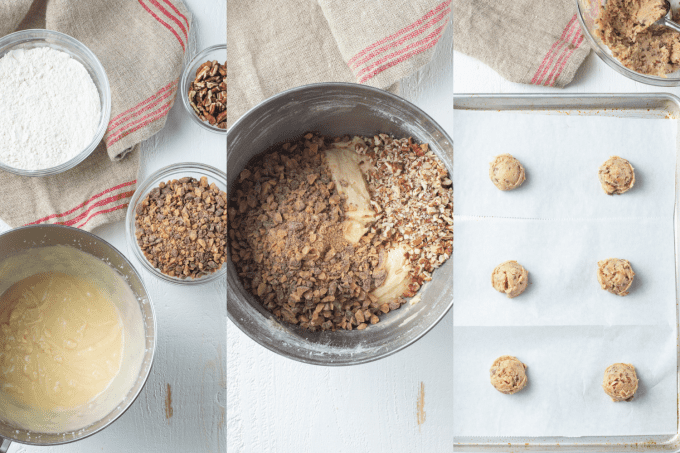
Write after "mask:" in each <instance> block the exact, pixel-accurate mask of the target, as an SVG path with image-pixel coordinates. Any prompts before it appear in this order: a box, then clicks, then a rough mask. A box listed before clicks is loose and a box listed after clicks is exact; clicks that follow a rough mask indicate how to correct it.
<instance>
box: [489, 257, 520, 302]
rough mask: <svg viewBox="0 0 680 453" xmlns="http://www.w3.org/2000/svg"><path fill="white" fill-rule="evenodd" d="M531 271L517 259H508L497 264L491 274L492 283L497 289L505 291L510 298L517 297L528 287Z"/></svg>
mask: <svg viewBox="0 0 680 453" xmlns="http://www.w3.org/2000/svg"><path fill="white" fill-rule="evenodd" d="M528 283H529V272H527V270H526V269H524V268H523V267H522V266H521V265H520V264H518V263H517V261H506V262H505V263H502V264H499V265H498V266H496V269H494V270H493V273H492V274H491V284H492V285H493V287H494V288H496V291H500V292H501V293H505V294H506V295H507V296H508V297H509V298H510V299H512V298H513V297H517V296H519V295H520V294H522V293H523V292H524V290H525V289H527V284H528Z"/></svg>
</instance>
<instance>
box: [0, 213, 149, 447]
mask: <svg viewBox="0 0 680 453" xmlns="http://www.w3.org/2000/svg"><path fill="white" fill-rule="evenodd" d="M0 250H1V251H2V252H1V253H0V276H2V278H0V294H2V293H4V292H5V291H6V290H7V288H8V287H10V286H11V285H13V284H14V283H15V282H17V281H20V280H21V279H24V278H26V277H28V276H30V275H34V274H36V273H40V272H49V271H55V272H63V273H66V274H69V275H74V276H79V277H87V278H90V279H93V280H95V281H96V282H97V286H98V287H99V288H100V289H101V290H102V291H105V292H106V293H107V294H109V295H110V298H111V300H112V301H113V302H114V303H115V305H116V309H117V311H118V313H119V315H120V318H121V322H122V327H123V354H122V360H121V367H120V370H119V372H118V374H117V375H116V377H115V378H114V379H113V380H112V381H111V383H110V384H109V386H108V387H107V388H106V390H104V391H103V392H102V393H100V394H99V395H98V396H97V397H95V399H94V400H92V401H90V402H89V403H87V404H85V405H83V406H82V407H81V408H78V409H76V410H70V409H69V410H68V411H60V410H59V409H58V408H56V409H54V410H53V411H49V412H45V411H44V410H37V409H35V408H31V407H25V406H23V405H21V406H19V405H17V404H15V403H14V402H12V400H11V399H9V398H8V397H5V396H4V395H3V394H2V393H0V452H5V451H7V450H6V448H7V447H8V446H9V444H10V442H11V441H16V442H18V443H21V444H30V445H58V444H64V443H69V442H74V441H77V440H80V439H83V438H85V437H87V436H90V435H92V434H94V433H96V432H98V431H100V430H102V429H104V428H106V427H107V426H109V425H110V424H111V423H113V422H114V421H115V420H116V419H118V417H120V416H121V415H122V414H123V413H124V412H125V411H126V410H127V409H128V408H129V407H130V406H131V405H132V403H133V402H134V401H135V399H136V398H137V396H138V395H139V393H140V392H141V391H142V388H143V387H144V384H145V383H146V380H147V378H148V376H149V372H150V371H151V365H152V363H153V358H154V352H155V349H156V316H155V314H154V310H153V305H152V303H151V299H150V298H149V296H148V293H147V291H146V289H145V288H144V284H143V282H142V280H141V278H140V277H139V274H138V273H137V271H135V268H134V267H133V266H132V264H130V262H129V261H128V260H127V259H126V258H125V257H124V256H123V254H121V253H120V252H119V251H118V250H116V249H115V248H114V247H113V246H111V245H110V244H109V243H107V242H106V241H104V240H102V239H100V238H99V237H97V236H95V235H93V234H91V233H88V232H86V231H83V230H79V229H76V228H71V227H67V226H62V225H34V226H28V227H22V228H15V229H13V230H10V231H8V232H6V233H3V234H2V235H0ZM24 412H25V414H26V416H25V417H24V416H23V415H22V414H23V413H24ZM43 412H45V413H44V414H43ZM26 419H28V420H30V425H31V426H27V425H26V424H25V422H23V421H22V422H20V421H18V420H26ZM22 451H23V450H22Z"/></svg>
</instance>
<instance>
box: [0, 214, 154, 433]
mask: <svg viewBox="0 0 680 453" xmlns="http://www.w3.org/2000/svg"><path fill="white" fill-rule="evenodd" d="M45 227H47V228H54V229H57V228H61V229H68V230H77V231H79V232H80V233H83V234H85V235H87V236H90V237H91V238H93V239H95V240H97V241H100V242H103V243H104V244H105V245H107V246H108V247H109V248H111V249H112V250H113V251H114V252H116V253H117V254H118V255H119V256H120V257H121V258H122V259H123V261H124V262H125V263H127V265H128V266H130V269H132V272H133V273H134V275H135V276H136V277H137V279H138V280H139V282H140V283H141V285H142V289H143V290H144V293H145V294H146V298H147V300H148V301H149V308H150V309H151V316H152V319H153V348H152V349H151V357H150V360H149V369H148V370H147V372H146V376H144V382H143V383H142V385H140V387H139V390H137V392H136V394H135V395H134V396H133V397H132V398H131V399H130V403H129V404H128V405H127V407H126V408H125V409H123V410H122V411H121V412H120V414H118V415H116V416H115V417H114V418H112V419H111V420H109V421H108V422H106V423H105V424H104V425H102V426H100V427H99V428H97V429H95V430H94V431H92V432H91V433H88V434H85V435H83V436H80V437H74V438H72V439H67V440H63V441H57V442H51V443H49V444H48V443H41V442H33V441H26V440H21V441H18V440H14V439H7V440H9V441H11V442H16V443H17V444H19V445H36V446H52V445H64V444H70V443H72V442H77V441H79V440H82V439H86V438H88V437H90V436H92V435H93V434H97V433H98V432H100V431H102V430H103V429H105V428H108V427H109V426H111V425H112V424H113V422H115V421H116V420H118V419H119V418H120V417H121V416H122V415H123V414H124V413H126V412H127V411H128V410H129V409H130V407H132V405H133V404H134V403H135V401H137V398H138V397H139V395H140V394H141V393H142V390H144V387H146V383H147V381H148V380H149V376H150V375H151V369H152V368H153V364H154V359H155V358H156V346H157V344H156V342H157V339H158V326H157V323H156V310H155V309H154V306H153V301H152V300H151V296H150V295H149V291H148V290H147V289H146V285H145V284H144V280H143V279H142V276H141V275H139V272H137V269H136V268H135V267H134V266H133V265H132V263H131V262H130V260H128V259H127V257H126V256H125V255H123V254H122V253H121V252H120V250H118V249H117V248H116V247H114V246H113V245H111V243H109V242H108V241H106V240H104V239H102V238H101V237H99V236H97V235H95V234H93V233H90V232H89V231H85V230H81V229H79V228H73V227H70V226H67V225H55V224H49V225H27V226H22V227H17V228H12V229H11V230H9V231H5V232H4V233H1V234H0V238H2V237H3V236H5V235H7V234H9V233H14V232H16V231H21V230H28V229H35V228H45ZM86 428H87V427H85V428H82V429H86ZM45 434H53V433H45ZM57 434H58V433H57ZM0 439H3V438H2V437H0Z"/></svg>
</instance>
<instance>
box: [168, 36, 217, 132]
mask: <svg viewBox="0 0 680 453" xmlns="http://www.w3.org/2000/svg"><path fill="white" fill-rule="evenodd" d="M215 60H217V61H218V62H219V63H221V64H223V63H225V62H226V61H227V45H226V44H217V45H215V46H212V47H208V48H207V49H205V50H204V51H203V52H201V53H199V54H198V55H196V56H195V57H194V58H193V59H192V60H191V61H190V62H189V63H188V64H187V65H186V66H185V67H184V72H182V81H181V82H180V87H181V93H180V94H181V95H182V105H184V109H185V110H186V111H187V113H188V114H189V116H191V119H192V120H193V121H194V122H195V123H196V124H199V125H200V126H201V127H204V128H206V129H207V130H209V131H211V132H216V133H218V134H224V135H227V130H226V129H220V128H219V127H215V126H212V125H210V123H208V122H207V121H203V120H202V119H200V118H199V117H198V115H196V112H194V109H193V108H192V107H191V104H190V103H189V87H191V83H192V82H193V81H194V79H195V78H196V70H197V69H198V67H199V66H200V65H202V64H203V63H205V62H206V61H215Z"/></svg>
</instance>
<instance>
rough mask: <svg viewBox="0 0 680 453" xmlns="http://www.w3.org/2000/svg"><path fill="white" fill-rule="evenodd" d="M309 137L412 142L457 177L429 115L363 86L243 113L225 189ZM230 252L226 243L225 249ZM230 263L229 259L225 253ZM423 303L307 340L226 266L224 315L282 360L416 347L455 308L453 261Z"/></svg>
mask: <svg viewBox="0 0 680 453" xmlns="http://www.w3.org/2000/svg"><path fill="white" fill-rule="evenodd" d="M308 131H316V132H319V133H321V134H323V135H327V136H342V135H365V136H373V135H375V134H377V133H379V132H382V133H386V134H390V135H393V136H395V137H398V138H402V137H413V138H414V140H416V141H418V142H421V143H428V144H429V145H430V148H431V149H432V150H433V151H434V152H435V153H436V154H437V156H439V158H440V159H442V161H443V162H444V164H445V165H446V167H447V169H448V170H449V173H450V174H453V141H452V140H451V138H449V136H448V135H447V133H446V132H445V131H444V129H443V128H442V127H440V126H439V125H438V124H437V123H435V122H434V120H433V119H432V118H430V117H429V116H428V115H427V114H426V113H425V112H423V111H422V110H420V109H419V108H418V107H416V106H414V105H413V104H411V103H409V102H407V101H405V100H404V99H401V98H400V97H398V96H395V95H393V94H390V93H387V92H385V91H382V90H379V89H376V88H371V87H368V86H364V85H356V84H350V83H321V84H314V85H307V86H303V87H299V88H294V89H292V90H289V91H285V92H283V93H280V94H278V95H276V96H274V97H272V98H270V99H267V100H266V101H264V102H262V103H261V104H260V105H258V106H256V107H255V108H253V109H252V110H250V111H249V112H248V113H246V114H245V115H244V116H243V117H242V118H241V119H240V120H239V121H238V122H237V123H236V124H234V125H233V126H232V127H231V128H230V129H229V131H228V132H227V187H228V188H229V187H231V185H232V184H233V183H234V181H235V180H236V178H237V176H238V175H239V173H240V172H241V171H242V170H243V168H244V167H245V166H246V164H247V163H248V161H249V160H250V159H251V158H253V157H254V156H255V155H257V154H259V153H262V152H263V151H265V150H266V149H267V148H269V147H270V146H272V145H274V144H276V143H280V142H283V141H286V140H289V139H292V138H294V137H297V136H300V135H301V134H304V133H305V132H308ZM227 245H228V243H227ZM227 256H230V255H229V253H227ZM419 294H420V295H421V300H420V302H418V303H416V304H413V305H411V304H405V305H404V306H403V307H401V308H400V309H398V310H395V311H392V312H390V313H388V314H387V315H384V316H382V317H381V318H380V322H379V323H378V324H375V325H372V326H370V327H369V328H367V329H365V330H363V331H356V330H353V331H344V330H343V331H337V332H309V331H305V330H302V329H300V328H298V327H296V326H293V325H291V324H287V323H283V322H279V321H278V320H277V319H276V317H274V315H272V314H271V313H270V312H269V311H267V310H266V309H265V308H264V307H263V306H262V304H261V303H260V302H258V301H257V300H256V299H255V298H254V297H253V296H252V295H251V294H250V293H249V292H248V291H246V290H245V288H244V287H243V285H242V284H241V282H240V280H239V278H238V275H237V273H236V269H235V267H234V264H233V263H232V262H231V260H227V314H228V316H229V319H231V320H232V322H234V324H236V325H237V326H238V327H239V328H240V329H241V330H242V331H243V332H245V333H246V334H247V335H248V336H249V337H250V338H252V339H253V340H255V341H256V342H257V343H259V344H261V345H262V346H264V347H266V348H267V349H270V350H271V351H274V352H276V353H278V354H281V355H283V356H285V357H288V358H291V359H295V360H299V361H301V362H305V363H310V364H316V365H329V366H337V365H356V364H360V363H366V362H371V361H373V360H378V359H380V358H383V357H386V356H388V355H390V354H394V353H395V352H397V351H400V350H402V349H404V348H405V347H407V346H409V345H411V344H413V343H414V342H416V341H417V340H418V339H419V338H421V337H422V336H423V335H425V334H426V333H427V332H428V331H429V330H430V329H432V328H433V327H434V326H435V325H436V324H437V322H439V321H440V320H441V319H442V318H443V317H444V316H445V315H446V313H447V312H448V311H449V309H451V307H452V306H453V260H452V259H449V260H448V261H447V262H446V264H445V265H444V266H442V267H441V268H439V269H438V270H436V271H435V272H434V274H433V279H432V281H431V282H429V283H427V284H426V285H425V286H424V287H423V288H422V289H421V290H420V293H419Z"/></svg>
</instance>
